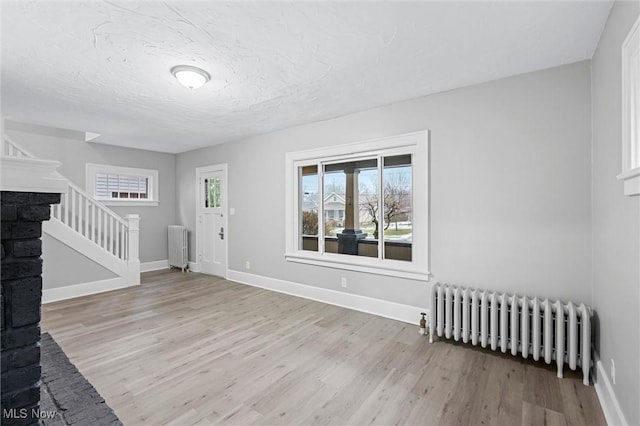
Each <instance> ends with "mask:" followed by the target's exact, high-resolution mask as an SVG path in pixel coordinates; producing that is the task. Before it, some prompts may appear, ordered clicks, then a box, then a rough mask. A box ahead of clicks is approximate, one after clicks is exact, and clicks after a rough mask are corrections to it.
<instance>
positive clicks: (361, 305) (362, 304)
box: [227, 269, 428, 324]
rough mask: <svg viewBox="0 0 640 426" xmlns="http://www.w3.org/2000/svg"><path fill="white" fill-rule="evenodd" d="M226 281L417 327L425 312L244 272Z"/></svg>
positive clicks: (414, 307) (419, 309) (237, 273)
mask: <svg viewBox="0 0 640 426" xmlns="http://www.w3.org/2000/svg"><path fill="white" fill-rule="evenodd" d="M227 279H228V280H230V281H236V282H239V283H242V284H247V285H250V286H254V287H260V288H264V289H267V290H272V291H277V292H278V293H285V294H289V295H292V296H298V297H303V298H305V299H311V300H315V301H318V302H323V303H328V304H330V305H336V306H341V307H343V308H348V309H353V310H356V311H360V312H366V313H368V314H374V315H378V316H381V317H385V318H391V319H394V320H398V321H403V322H406V323H409V324H418V322H419V321H420V312H428V309H426V308H419V307H417V306H409V305H403V304H400V303H395V302H389V301H387V300H381V299H374V298H372V297H367V296H360V295H357V294H352V293H346V292H341V291H335V290H328V289H326V288H321V287H313V286H309V285H304V284H297V283H294V282H291V281H284V280H279V279H276V278H269V277H264V276H261V275H254V274H248V273H246V272H240V271H234V270H231V269H229V270H228V271H227Z"/></svg>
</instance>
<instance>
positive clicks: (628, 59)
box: [618, 18, 640, 195]
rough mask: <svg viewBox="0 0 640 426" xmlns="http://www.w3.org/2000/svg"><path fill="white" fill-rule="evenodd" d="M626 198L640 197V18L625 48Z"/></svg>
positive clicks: (623, 172) (621, 175)
mask: <svg viewBox="0 0 640 426" xmlns="http://www.w3.org/2000/svg"><path fill="white" fill-rule="evenodd" d="M618 179H620V180H623V181H624V193H625V194H626V195H640V18H638V20H637V21H636V23H635V24H634V25H633V27H631V31H630V32H629V35H628V36H627V38H626V39H625V41H624V43H623V44H622V173H621V174H620V175H619V176H618Z"/></svg>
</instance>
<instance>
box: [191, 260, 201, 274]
mask: <svg viewBox="0 0 640 426" xmlns="http://www.w3.org/2000/svg"><path fill="white" fill-rule="evenodd" d="M189 270H190V271H191V272H200V270H199V269H198V262H189Z"/></svg>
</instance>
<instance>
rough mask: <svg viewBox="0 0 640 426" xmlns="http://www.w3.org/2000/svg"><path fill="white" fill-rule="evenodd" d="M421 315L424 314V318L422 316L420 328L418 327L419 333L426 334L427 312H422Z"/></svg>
mask: <svg viewBox="0 0 640 426" xmlns="http://www.w3.org/2000/svg"><path fill="white" fill-rule="evenodd" d="M420 315H422V318H420V328H418V333H420V334H422V335H425V334H427V318H426V315H427V314H426V313H425V312H420Z"/></svg>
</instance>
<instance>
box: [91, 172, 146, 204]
mask: <svg viewBox="0 0 640 426" xmlns="http://www.w3.org/2000/svg"><path fill="white" fill-rule="evenodd" d="M86 173H87V174H86V185H87V186H86V188H87V192H89V193H91V194H92V195H93V197H94V198H95V199H96V200H98V201H101V202H103V203H105V204H107V205H120V206H133V205H158V171H157V170H151V169H138V168H131V167H116V166H109V165H106V164H91V163H88V164H87V167H86Z"/></svg>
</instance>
